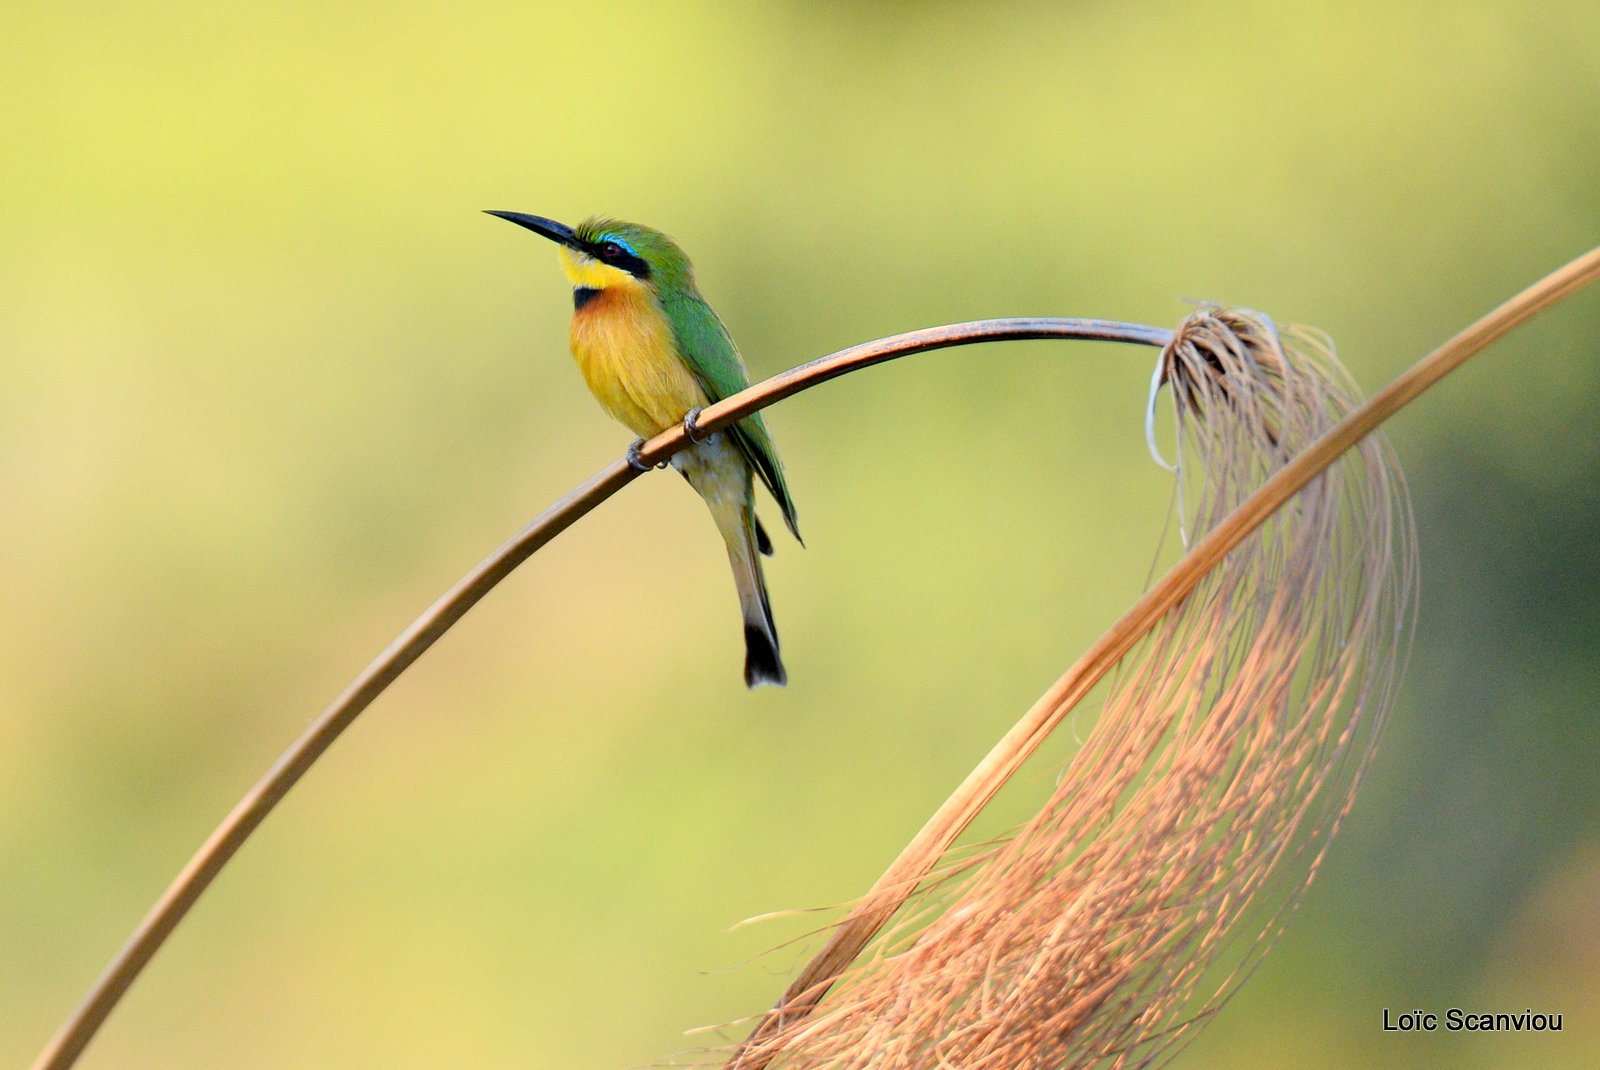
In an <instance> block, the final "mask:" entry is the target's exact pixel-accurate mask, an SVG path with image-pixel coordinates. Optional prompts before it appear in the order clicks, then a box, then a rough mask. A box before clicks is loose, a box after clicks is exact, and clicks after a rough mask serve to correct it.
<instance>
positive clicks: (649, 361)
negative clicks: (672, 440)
mask: <svg viewBox="0 0 1600 1070" xmlns="http://www.w3.org/2000/svg"><path fill="white" fill-rule="evenodd" d="M629 296H630V295H624V294H616V293H613V292H611V291H610V290H609V289H608V290H605V291H602V292H601V293H600V294H599V295H597V296H596V297H595V298H594V299H592V300H591V301H589V303H588V304H586V305H585V306H584V307H583V308H582V309H580V310H579V311H578V312H577V313H576V314H574V315H573V317H572V335H571V341H572V355H573V357H574V358H575V359H576V360H577V362H578V370H579V371H580V372H581V373H582V374H583V379H584V382H586V383H588V384H589V390H590V392H591V393H593V394H594V396H595V399H596V400H598V401H599V402H600V405H601V407H603V408H604V409H605V410H606V412H608V413H610V414H611V415H612V417H614V418H615V419H616V420H618V421H619V422H620V423H622V424H623V425H624V426H626V427H627V428H628V429H629V430H631V431H632V432H633V433H634V434H636V435H640V436H642V437H646V438H648V437H649V436H651V435H654V434H656V433H657V432H659V431H664V430H666V429H667V428H668V427H671V426H672V425H674V424H676V423H678V422H679V421H680V420H682V419H683V414H684V413H686V412H688V411H689V410H690V409H693V408H698V407H702V406H704V405H706V404H707V398H706V395H705V391H704V390H702V389H701V387H700V383H699V381H698V380H697V379H696V378H695V377H694V373H693V372H691V371H690V370H689V367H688V365H686V364H685V363H684V362H683V358H682V357H680V356H679V355H678V347H677V345H676V344H674V342H673V340H672V329H671V327H669V326H668V325H667V323H666V321H665V319H664V318H663V317H662V316H661V314H660V313H659V312H658V311H657V310H656V309H655V308H654V307H653V305H652V303H651V302H649V301H648V300H647V299H646V300H639V299H631V300H630V299H628V298H629Z"/></svg>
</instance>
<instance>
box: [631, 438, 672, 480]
mask: <svg viewBox="0 0 1600 1070" xmlns="http://www.w3.org/2000/svg"><path fill="white" fill-rule="evenodd" d="M643 446H644V439H642V438H636V439H634V440H633V445H631V446H629V447H628V452H627V454H626V459H627V461H628V464H629V466H630V467H632V468H633V469H634V470H635V471H638V472H648V471H650V469H652V468H665V467H666V466H667V462H666V461H662V462H661V463H660V464H648V463H646V462H645V460H644V458H642V457H640V456H639V450H640V448H641V447H643Z"/></svg>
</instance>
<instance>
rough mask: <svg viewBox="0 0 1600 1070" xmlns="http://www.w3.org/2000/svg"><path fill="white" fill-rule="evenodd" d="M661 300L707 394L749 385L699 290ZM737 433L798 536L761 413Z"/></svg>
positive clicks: (714, 396)
mask: <svg viewBox="0 0 1600 1070" xmlns="http://www.w3.org/2000/svg"><path fill="white" fill-rule="evenodd" d="M656 298H657V300H659V301H660V302H661V309H662V311H663V312H665V313H666V314H667V322H669V323H671V324H672V335H673V338H674V340H675V341H676V342H677V343H678V352H679V353H681V354H683V359H684V361H685V362H686V363H688V365H689V369H690V370H691V371H693V372H694V375H695V378H696V379H699V380H700V385H701V387H702V388H704V390H705V392H706V396H707V397H709V398H711V400H713V401H719V400H721V399H722V398H725V397H728V396H730V395H733V394H737V393H738V392H739V391H741V390H743V389H744V388H745V387H747V386H749V385H750V377H749V374H748V373H747V372H746V371H745V367H744V361H743V360H741V359H740V358H739V351H738V350H737V349H736V348H734V345H733V339H732V338H730V337H729V336H728V329H727V328H726V327H724V326H723V325H722V320H720V319H719V318H717V314H716V313H715V312H714V311H712V309H711V306H710V305H708V304H706V303H705V300H704V299H703V298H702V297H701V296H700V294H699V292H698V291H697V290H695V289H694V285H693V283H692V282H691V283H690V286H689V288H688V289H687V290H684V289H676V290H670V291H661V290H657V292H656ZM732 431H733V437H734V440H735V441H736V442H737V443H738V444H739V448H740V449H741V450H743V451H744V455H745V456H746V457H747V458H749V460H750V465H751V467H752V468H754V469H755V472H756V475H758V476H760V477H761V482H762V483H763V484H765V485H766V488H767V490H769V491H770V492H771V493H772V497H773V500H774V501H776V502H777V503H778V508H779V509H782V510H783V522H784V523H785V524H787V525H788V526H789V530H790V532H792V533H793V534H794V537H795V538H796V539H798V538H800V527H799V524H798V522H797V521H796V519H795V509H794V499H792V498H791V497H789V487H788V485H787V484H786V483H785V482H784V479H783V463H782V462H781V461H779V460H778V450H777V447H775V446H774V445H773V444H772V436H771V435H770V434H768V433H767V425H766V424H765V423H763V422H762V419H761V414H760V413H759V412H757V413H751V414H750V415H749V416H746V417H745V418H744V419H743V420H740V421H739V422H738V423H736V424H734V425H733V428H732Z"/></svg>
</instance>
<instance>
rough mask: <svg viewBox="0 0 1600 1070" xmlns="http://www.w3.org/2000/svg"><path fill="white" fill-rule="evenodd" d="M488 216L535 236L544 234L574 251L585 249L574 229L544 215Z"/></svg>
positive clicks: (508, 213) (502, 214)
mask: <svg viewBox="0 0 1600 1070" xmlns="http://www.w3.org/2000/svg"><path fill="white" fill-rule="evenodd" d="M488 214H489V215H494V216H499V217H500V218H501V219H507V220H510V221H511V222H513V223H515V224H516V225H517V226H519V227H527V228H528V229H529V230H531V231H533V232H534V233H535V234H542V235H543V236H545V237H546V238H549V239H550V240H551V241H553V242H560V243H561V244H562V245H570V246H571V247H572V248H574V249H582V248H583V242H581V241H580V240H578V235H577V234H575V233H574V232H573V230H572V228H571V227H569V226H567V225H566V224H565V223H557V222H556V221H555V220H554V219H546V218H545V217H544V216H542V215H528V214H527V213H525V212H495V211H489V212H488Z"/></svg>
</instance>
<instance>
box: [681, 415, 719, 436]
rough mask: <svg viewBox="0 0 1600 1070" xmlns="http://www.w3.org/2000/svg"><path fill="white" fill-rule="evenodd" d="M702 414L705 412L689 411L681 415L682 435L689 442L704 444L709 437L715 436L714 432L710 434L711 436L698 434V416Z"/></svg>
mask: <svg viewBox="0 0 1600 1070" xmlns="http://www.w3.org/2000/svg"><path fill="white" fill-rule="evenodd" d="M702 412H705V410H704V409H690V410H689V411H688V412H686V413H684V414H683V435H684V437H685V438H687V439H688V440H689V441H690V442H694V443H700V442H704V441H705V440H706V439H708V438H710V437H711V435H714V434H716V432H715V431H713V432H711V434H701V433H700V414H701V413H702Z"/></svg>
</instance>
